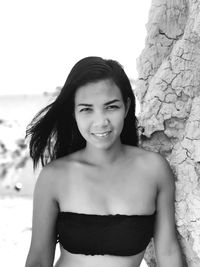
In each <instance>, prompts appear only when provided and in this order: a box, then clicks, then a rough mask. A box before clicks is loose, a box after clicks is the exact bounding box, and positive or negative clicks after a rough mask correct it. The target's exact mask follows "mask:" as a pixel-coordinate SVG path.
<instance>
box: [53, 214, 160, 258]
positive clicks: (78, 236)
mask: <svg viewBox="0 0 200 267" xmlns="http://www.w3.org/2000/svg"><path fill="white" fill-rule="evenodd" d="M155 215H156V212H154V213H153V214H152V215H124V214H115V215H112V214H109V215H98V214H85V213H75V212H69V211H68V212H67V211H61V212H59V214H58V218H57V237H58V242H60V244H61V246H62V247H63V248H64V249H65V250H67V251H69V252H71V253H75V254H85V255H104V254H107V255H117V256H131V255H136V254H138V253H140V252H142V251H143V250H145V249H146V247H147V245H148V244H149V242H150V240H151V237H153V232H154V221H155Z"/></svg>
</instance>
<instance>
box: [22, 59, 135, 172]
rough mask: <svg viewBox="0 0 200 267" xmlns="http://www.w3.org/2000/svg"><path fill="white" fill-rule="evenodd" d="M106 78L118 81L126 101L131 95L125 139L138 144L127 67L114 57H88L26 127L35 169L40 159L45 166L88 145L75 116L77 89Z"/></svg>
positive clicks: (123, 135) (128, 143) (122, 135)
mask: <svg viewBox="0 0 200 267" xmlns="http://www.w3.org/2000/svg"><path fill="white" fill-rule="evenodd" d="M103 79H111V80H113V81H114V83H115V84H116V85H117V86H118V87H119V89H120V91H121V94H122V97H123V101H124V103H126V102H127V99H128V97H129V98H130V100H131V105H130V108H129V111H128V114H127V116H126V118H125V121H124V127H123V130H122V133H121V142H122V143H123V144H127V145H132V146H138V142H139V140H138V139H139V138H138V131H137V123H138V121H137V118H136V116H135V96H134V94H133V91H132V88H131V84H130V81H129V79H128V77H127V75H126V73H125V72H124V70H123V67H122V66H121V65H120V64H119V63H118V62H117V61H114V60H110V59H109V60H106V59H103V58H101V57H86V58H83V59H81V60H80V61H78V62H77V63H76V64H75V65H74V67H73V68H72V70H71V71H70V73H69V75H68V77H67V80H66V82H65V84H64V86H63V87H62V89H61V91H60V93H59V95H58V96H57V98H56V99H55V100H54V101H53V102H52V103H51V104H49V105H48V106H46V107H44V108H43V109H42V110H40V111H39V112H38V113H37V114H36V115H35V117H34V118H33V120H32V121H31V122H30V124H29V125H28V126H27V128H26V138H27V137H28V136H30V143H29V149H30V156H31V158H32V159H33V166H34V169H35V168H36V167H37V165H38V163H39V161H40V160H41V164H42V166H44V165H46V164H47V163H48V162H49V161H52V160H54V159H57V158H60V157H63V156H65V155H68V154H70V153H72V152H75V151H77V150H80V149H82V148H84V147H85V146H86V141H85V139H84V138H83V137H82V135H81V134H80V132H79V130H78V127H77V125H76V121H75V118H74V116H73V113H74V96H75V92H76V90H77V88H79V87H80V86H83V85H85V84H87V83H89V82H95V81H99V80H103Z"/></svg>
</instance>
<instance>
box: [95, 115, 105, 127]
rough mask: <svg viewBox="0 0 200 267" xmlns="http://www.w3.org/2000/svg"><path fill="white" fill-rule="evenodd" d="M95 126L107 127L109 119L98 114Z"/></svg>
mask: <svg viewBox="0 0 200 267" xmlns="http://www.w3.org/2000/svg"><path fill="white" fill-rule="evenodd" d="M93 125H95V126H101V127H106V126H108V125H109V119H108V117H107V116H105V114H102V113H98V114H96V115H95V117H94V121H93Z"/></svg>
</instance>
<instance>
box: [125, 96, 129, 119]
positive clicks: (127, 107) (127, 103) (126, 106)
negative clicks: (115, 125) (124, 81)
mask: <svg viewBox="0 0 200 267" xmlns="http://www.w3.org/2000/svg"><path fill="white" fill-rule="evenodd" d="M130 105H131V99H130V97H128V98H127V100H126V104H125V108H126V112H125V117H124V118H126V116H127V114H128V111H129V108H130Z"/></svg>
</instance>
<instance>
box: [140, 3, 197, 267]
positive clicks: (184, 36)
mask: <svg viewBox="0 0 200 267" xmlns="http://www.w3.org/2000/svg"><path fill="white" fill-rule="evenodd" d="M146 27H147V38H146V44H145V48H144V50H143V51H142V53H141V55H140V57H139V58H138V73H139V78H138V81H137V84H136V88H135V92H136V96H137V98H138V100H139V102H140V104H141V112H140V114H139V116H138V118H139V124H140V126H141V128H142V129H143V134H142V139H141V146H142V147H144V148H146V149H148V150H152V151H157V152H159V153H161V154H162V155H164V156H165V157H166V158H167V160H168V161H169V163H170V165H171V167H172V170H173V171H174V174H175V179H176V181H175V183H176V202H175V207H176V214H175V216H176V224H177V230H178V238H179V239H180V243H181V246H182V249H183V252H184V254H185V256H186V259H187V263H188V266H189V267H197V266H200V0H153V1H152V6H151V9H150V13H149V21H148V24H147V26H146ZM153 254H154V251H153V242H152V243H151V244H150V246H149V249H148V250H147V253H146V254H145V259H146V261H147V263H148V265H149V266H156V262H155V258H154V256H152V255H153Z"/></svg>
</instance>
